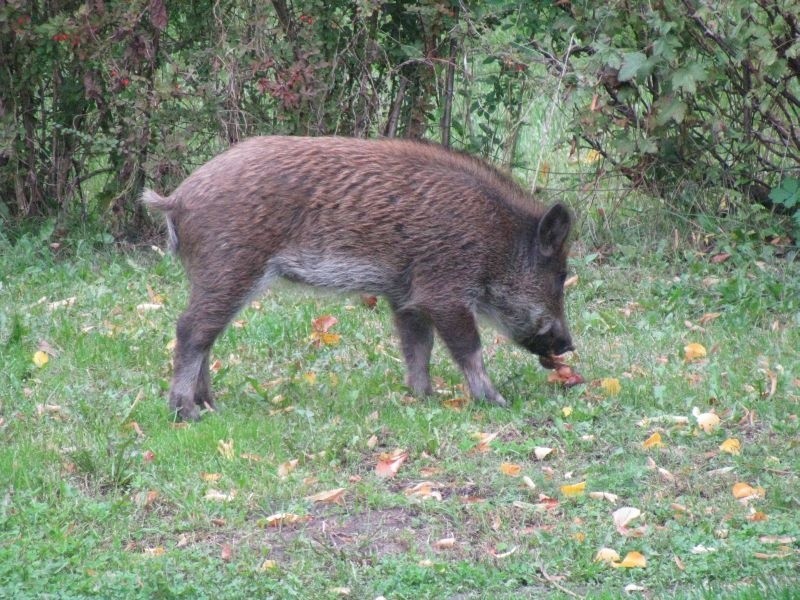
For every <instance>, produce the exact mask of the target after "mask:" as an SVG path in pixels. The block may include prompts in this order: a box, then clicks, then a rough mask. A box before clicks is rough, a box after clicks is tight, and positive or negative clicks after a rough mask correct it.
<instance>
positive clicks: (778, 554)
mask: <svg viewBox="0 0 800 600" xmlns="http://www.w3.org/2000/svg"><path fill="white" fill-rule="evenodd" d="M791 555H792V552H791V551H789V550H786V551H784V552H772V553H766V552H753V556H755V557H756V558H760V559H761V560H774V559H776V558H786V557H787V556H791Z"/></svg>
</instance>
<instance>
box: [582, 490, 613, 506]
mask: <svg viewBox="0 0 800 600" xmlns="http://www.w3.org/2000/svg"><path fill="white" fill-rule="evenodd" d="M589 497H590V498H594V499H595V500H607V501H608V502H611V504H616V503H617V500H619V496H617V495H616V494H612V493H611V492H589Z"/></svg>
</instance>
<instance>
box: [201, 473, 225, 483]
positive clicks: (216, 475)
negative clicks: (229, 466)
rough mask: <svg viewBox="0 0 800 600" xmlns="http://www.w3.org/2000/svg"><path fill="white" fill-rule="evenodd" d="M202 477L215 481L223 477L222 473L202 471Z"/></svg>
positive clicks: (211, 481) (204, 479) (205, 479)
mask: <svg viewBox="0 0 800 600" xmlns="http://www.w3.org/2000/svg"><path fill="white" fill-rule="evenodd" d="M200 479H202V480H203V481H208V482H210V483H214V482H216V481H219V480H220V479H222V473H200Z"/></svg>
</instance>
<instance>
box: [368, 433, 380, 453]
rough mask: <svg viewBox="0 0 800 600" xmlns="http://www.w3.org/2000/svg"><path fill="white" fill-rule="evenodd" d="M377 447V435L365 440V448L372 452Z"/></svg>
mask: <svg viewBox="0 0 800 600" xmlns="http://www.w3.org/2000/svg"><path fill="white" fill-rule="evenodd" d="M377 445H378V436H377V435H371V436H369V439H368V440H367V448H369V449H370V450H372V449H373V448H374V447H375V446H377Z"/></svg>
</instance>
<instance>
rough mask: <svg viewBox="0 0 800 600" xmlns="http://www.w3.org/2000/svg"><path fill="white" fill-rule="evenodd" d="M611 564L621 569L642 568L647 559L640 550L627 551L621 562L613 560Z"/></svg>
mask: <svg viewBox="0 0 800 600" xmlns="http://www.w3.org/2000/svg"><path fill="white" fill-rule="evenodd" d="M611 566H612V567H616V568H623V569H635V568H639V569H644V568H645V567H646V566H647V559H646V558H645V557H644V555H643V554H642V553H641V552H628V553H627V554H626V555H625V558H623V559H622V562H613V563H611Z"/></svg>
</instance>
